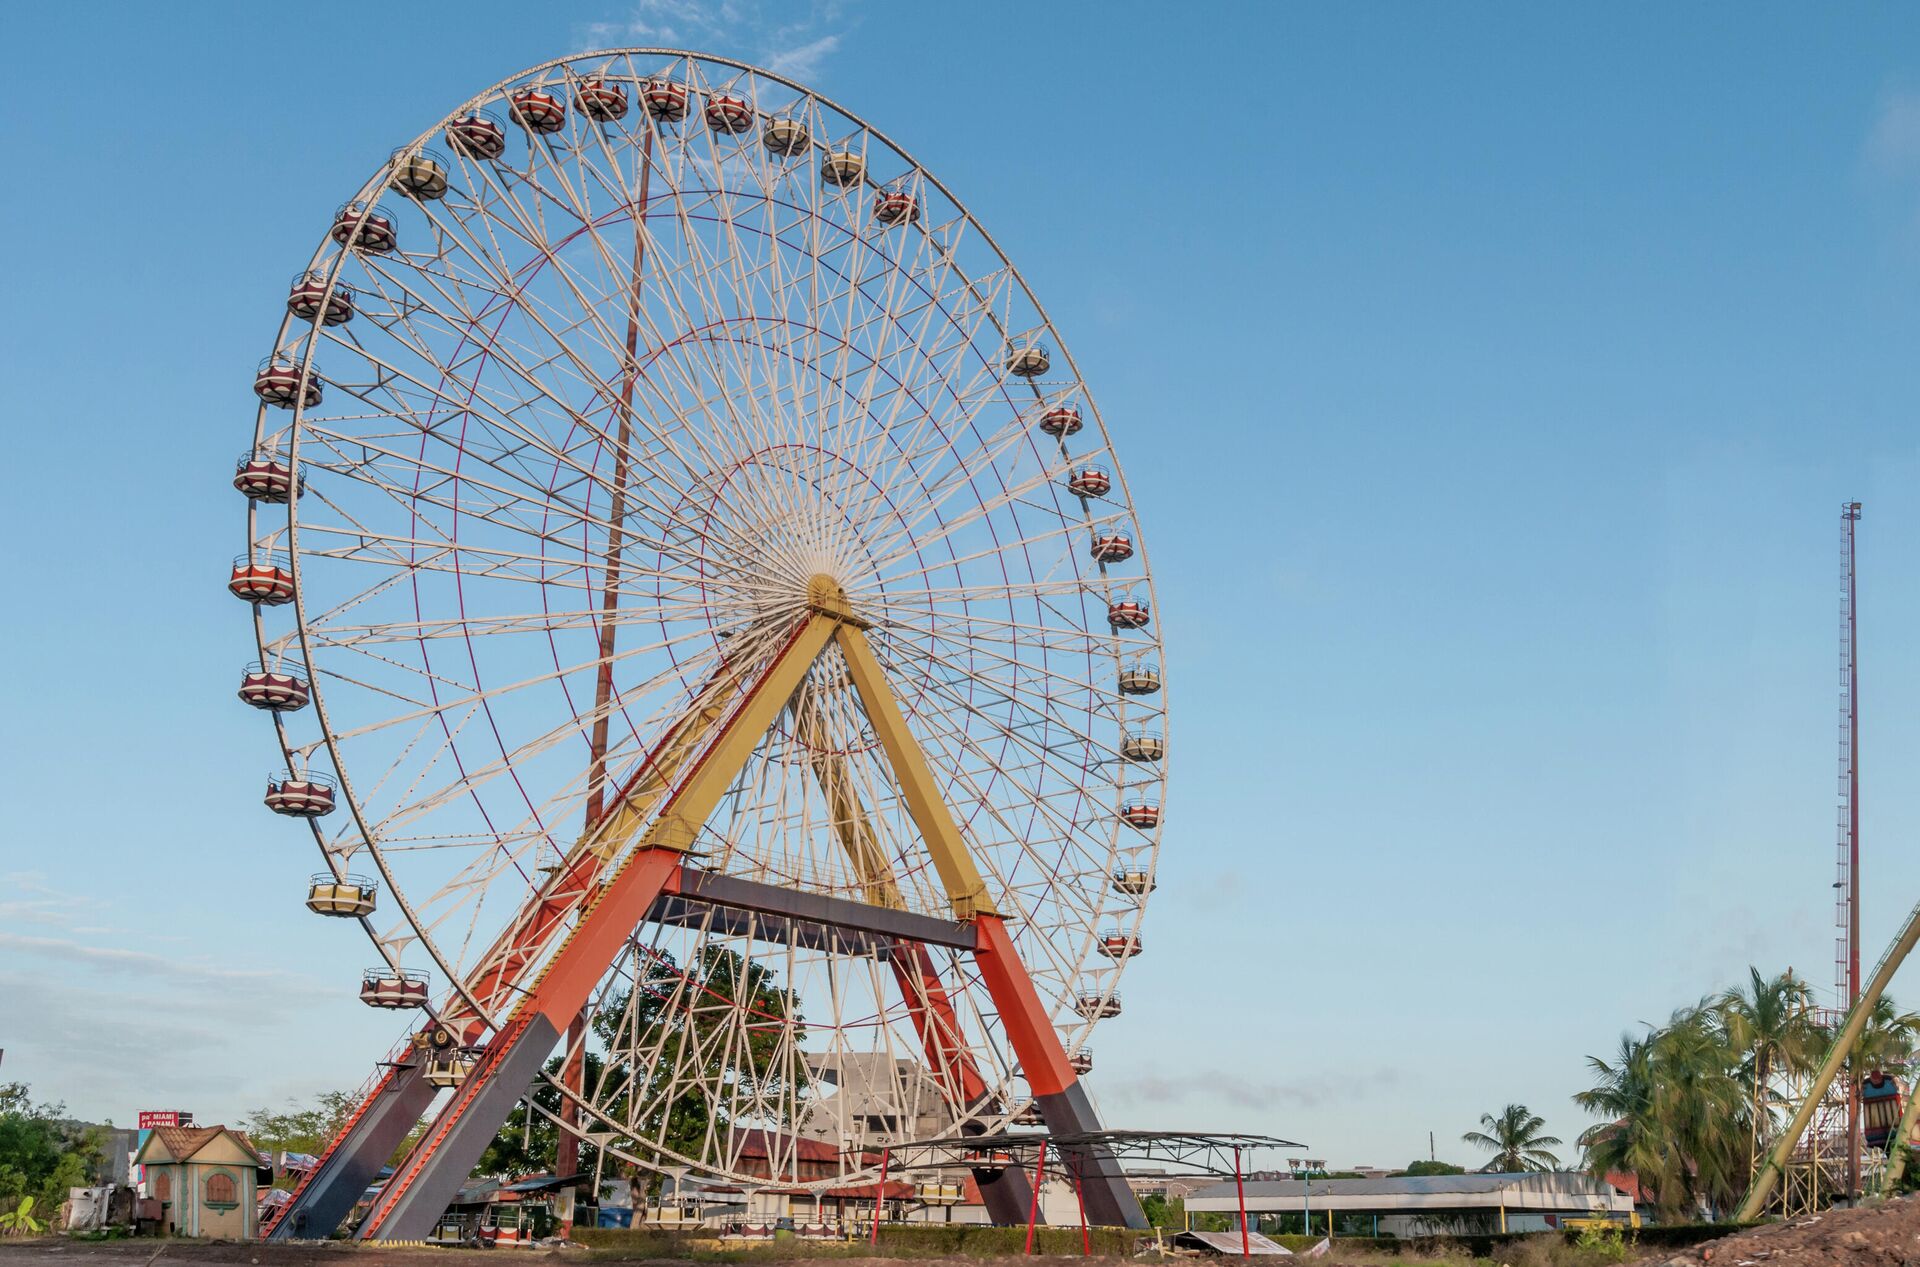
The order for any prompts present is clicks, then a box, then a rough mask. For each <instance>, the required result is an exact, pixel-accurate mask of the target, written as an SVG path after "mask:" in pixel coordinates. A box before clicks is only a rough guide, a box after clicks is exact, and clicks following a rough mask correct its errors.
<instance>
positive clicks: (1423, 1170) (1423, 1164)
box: [1400, 1140, 1559, 1176]
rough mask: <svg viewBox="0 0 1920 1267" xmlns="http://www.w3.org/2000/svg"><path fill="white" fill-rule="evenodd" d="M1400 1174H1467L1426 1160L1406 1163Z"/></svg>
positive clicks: (1463, 1169) (1459, 1167)
mask: <svg viewBox="0 0 1920 1267" xmlns="http://www.w3.org/2000/svg"><path fill="white" fill-rule="evenodd" d="M1555 1142H1556V1143H1558V1142H1559V1141H1557V1140H1556V1141H1555ZM1400 1173H1401V1174H1403V1175H1416V1176H1417V1175H1464V1174H1466V1173H1467V1169H1466V1167H1465V1166H1456V1165H1454V1164H1453V1163H1452V1162H1450V1161H1428V1160H1427V1159H1425V1158H1422V1159H1421V1160H1419V1161H1412V1162H1408V1163H1407V1168H1406V1169H1405V1170H1403V1171H1401V1172H1400Z"/></svg>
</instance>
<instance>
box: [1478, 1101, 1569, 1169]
mask: <svg viewBox="0 0 1920 1267" xmlns="http://www.w3.org/2000/svg"><path fill="white" fill-rule="evenodd" d="M1546 1124H1547V1119H1545V1118H1543V1117H1541V1116H1540V1115H1539V1114H1538V1113H1535V1112H1534V1111H1533V1110H1532V1109H1529V1108H1528V1107H1527V1106H1526V1105H1524V1104H1509V1105H1508V1106H1507V1107H1506V1108H1504V1109H1502V1110H1500V1112H1499V1114H1497V1115H1496V1114H1492V1113H1482V1114H1481V1115H1480V1125H1481V1126H1483V1127H1485V1128H1486V1129H1485V1130H1484V1131H1468V1132H1467V1133H1466V1134H1465V1135H1462V1136H1461V1137H1460V1140H1461V1142H1462V1143H1466V1144H1472V1145H1473V1146H1474V1147H1476V1148H1484V1149H1486V1150H1487V1151H1488V1152H1490V1153H1492V1154H1493V1159H1492V1160H1491V1161H1489V1162H1488V1163H1487V1164H1486V1169H1487V1170H1489V1171H1514V1170H1556V1169H1558V1168H1559V1166H1560V1159H1559V1158H1558V1157H1555V1156H1554V1155H1553V1154H1552V1153H1550V1152H1548V1151H1547V1149H1548V1148H1549V1147H1551V1146H1553V1145H1556V1144H1558V1143H1559V1142H1560V1140H1559V1139H1558V1138H1557V1137H1555V1136H1552V1135H1545V1134H1542V1133H1541V1132H1542V1130H1543V1128H1545V1126H1546Z"/></svg>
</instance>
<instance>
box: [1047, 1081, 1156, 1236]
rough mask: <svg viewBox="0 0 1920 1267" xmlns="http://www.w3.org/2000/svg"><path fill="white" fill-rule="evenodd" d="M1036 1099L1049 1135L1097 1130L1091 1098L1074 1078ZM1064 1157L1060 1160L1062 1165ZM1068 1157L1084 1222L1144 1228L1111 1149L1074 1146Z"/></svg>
mask: <svg viewBox="0 0 1920 1267" xmlns="http://www.w3.org/2000/svg"><path fill="white" fill-rule="evenodd" d="M1036 1099H1037V1102H1038V1103H1039V1105H1040V1115H1041V1116H1042V1117H1044V1118H1046V1119H1047V1130H1048V1132H1049V1133H1051V1134H1054V1135H1083V1134H1090V1133H1092V1132H1094V1131H1098V1130H1099V1129H1100V1118H1099V1116H1098V1115H1097V1114H1095V1113H1094V1111H1093V1101H1091V1100H1089V1099H1088V1098H1087V1092H1086V1088H1084V1087H1082V1086H1081V1085H1080V1084H1079V1082H1077V1081H1076V1082H1075V1083H1074V1084H1073V1085H1072V1086H1070V1087H1068V1088H1067V1089H1066V1090H1065V1091H1057V1092H1055V1093H1054V1094H1052V1095H1043V1096H1039V1097H1036ZM1066 1160H1068V1159H1063V1161H1062V1164H1063V1165H1064V1164H1066ZM1070 1160H1071V1161H1073V1162H1075V1163H1077V1164H1078V1166H1079V1169H1080V1191H1081V1194H1082V1197H1083V1199H1084V1200H1085V1201H1086V1203H1087V1222H1089V1223H1091V1224H1094V1225H1096V1226H1098V1227H1133V1228H1144V1227H1145V1226H1146V1225H1147V1216H1146V1215H1145V1214H1144V1213H1143V1212H1142V1211H1141V1209H1140V1202H1139V1200H1138V1199H1137V1198H1136V1197H1135V1196H1134V1195H1133V1189H1132V1188H1130V1187H1128V1186H1127V1176H1126V1173H1125V1172H1124V1171H1122V1170H1121V1169H1120V1161H1119V1159H1118V1158H1116V1157H1115V1156H1114V1155H1113V1153H1112V1152H1111V1151H1110V1150H1108V1149H1106V1148H1104V1147H1098V1148H1086V1149H1075V1150H1074V1155H1073V1157H1072V1158H1071V1159H1070Z"/></svg>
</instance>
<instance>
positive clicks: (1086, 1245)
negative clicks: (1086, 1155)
mask: <svg viewBox="0 0 1920 1267" xmlns="http://www.w3.org/2000/svg"><path fill="white" fill-rule="evenodd" d="M1080 1164H1081V1158H1080V1157H1078V1156H1076V1157H1075V1158H1074V1159H1073V1199H1074V1200H1075V1201H1078V1202H1079V1203H1080V1256H1081V1257H1082V1258H1091V1257H1092V1256H1093V1233H1092V1232H1089V1231H1088V1230H1087V1198H1086V1194H1085V1193H1083V1192H1082V1191H1081V1190H1080Z"/></svg>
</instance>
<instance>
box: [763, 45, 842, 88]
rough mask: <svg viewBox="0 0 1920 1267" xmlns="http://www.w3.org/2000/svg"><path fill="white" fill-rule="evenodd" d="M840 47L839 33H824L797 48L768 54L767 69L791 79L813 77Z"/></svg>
mask: <svg viewBox="0 0 1920 1267" xmlns="http://www.w3.org/2000/svg"><path fill="white" fill-rule="evenodd" d="M839 47H840V37H839V36H838V35H822V36H821V37H820V38H819V39H817V40H810V41H808V42H807V43H805V44H801V45H799V46H798V47H795V48H788V49H784V50H776V51H775V52H773V53H771V54H769V55H768V56H767V69H768V70H770V71H772V72H773V73H774V74H776V75H786V76H787V77H788V78H791V79H803V80H804V79H812V78H813V77H814V76H815V75H816V74H818V73H819V71H820V68H821V64H822V63H823V62H825V61H826V60H827V58H828V57H829V56H830V55H831V54H832V53H833V52H834V51H835V50H836V49H838V48H839Z"/></svg>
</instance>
